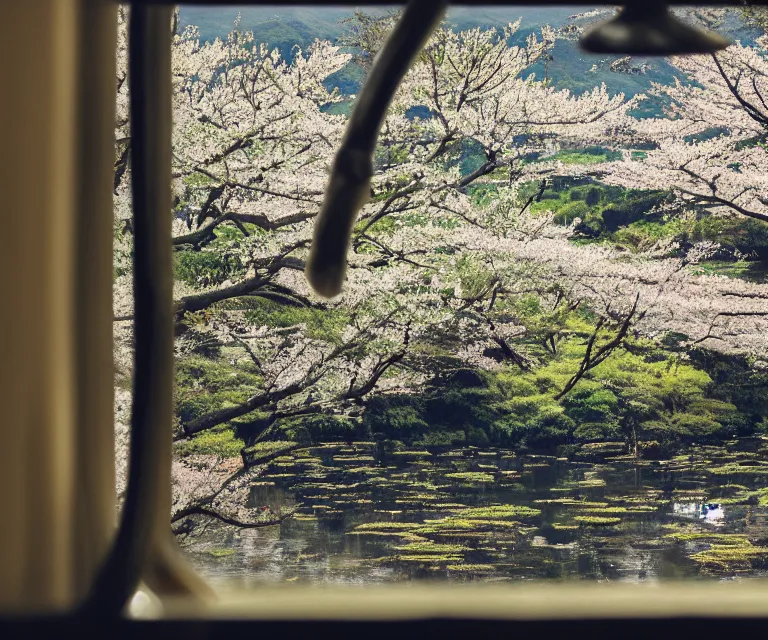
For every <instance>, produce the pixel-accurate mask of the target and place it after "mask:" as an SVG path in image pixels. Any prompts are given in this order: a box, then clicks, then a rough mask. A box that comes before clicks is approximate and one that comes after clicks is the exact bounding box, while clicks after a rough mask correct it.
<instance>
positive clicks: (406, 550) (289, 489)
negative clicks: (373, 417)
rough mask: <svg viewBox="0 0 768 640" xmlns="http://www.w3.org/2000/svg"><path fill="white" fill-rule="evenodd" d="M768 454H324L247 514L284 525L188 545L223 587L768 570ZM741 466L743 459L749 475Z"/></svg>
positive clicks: (343, 449)
mask: <svg viewBox="0 0 768 640" xmlns="http://www.w3.org/2000/svg"><path fill="white" fill-rule="evenodd" d="M765 454H766V445H765V443H764V442H763V441H758V442H734V443H731V445H729V446H728V447H722V448H715V447H700V448H699V449H697V450H696V451H694V452H689V453H688V454H686V456H680V457H679V458H675V459H673V460H667V461H644V460H634V459H632V458H628V457H626V456H624V455H622V454H621V451H620V449H619V448H618V447H608V446H606V447H604V448H603V449H600V448H598V447H591V448H589V449H588V450H585V451H582V452H579V453H577V454H574V455H573V456H571V458H570V459H566V458H556V457H554V456H541V455H521V454H518V453H516V452H513V451H508V450H503V449H479V448H476V447H467V448H462V449H431V450H416V449H402V450H399V451H393V450H386V449H383V448H382V447H380V446H377V445H375V444H374V443H355V444H353V445H342V444H334V445H322V446H316V447H308V448H307V449H304V450H297V451H294V452H292V453H291V454H290V455H286V456H283V457H281V458H278V459H276V460H274V461H272V462H271V463H270V464H269V465H268V466H267V467H266V468H265V472H264V474H263V476H262V477H261V478H260V481H259V482H258V483H255V484H254V486H253V487H252V490H251V506H255V507H265V508H268V509H274V510H278V509H284V508H286V507H289V506H291V505H298V508H297V512H296V515H295V516H294V517H293V518H291V519H289V520H286V521H285V522H283V523H282V524H281V525H279V526H275V527H270V528H267V529H255V530H248V531H240V532H238V531H236V530H234V529H232V528H230V527H226V526H223V525H211V526H209V527H208V528H207V530H206V531H205V532H204V533H203V534H202V535H200V536H198V537H196V538H195V539H193V540H190V541H189V543H188V545H187V550H188V552H189V553H190V556H191V558H192V559H193V561H194V562H195V564H197V566H198V567H199V568H200V569H201V570H202V571H203V572H204V573H205V574H207V576H209V578H211V579H212V582H213V583H214V584H218V585H225V584H226V585H228V586H237V587H248V586H256V585H258V584H262V583H265V582H294V581H305V582H343V583H348V584H360V585H363V584H369V583H375V582H389V581H397V580H481V581H491V580H493V581H499V580H502V581H510V580H521V579H522V580H525V579H533V578H536V579H550V580H570V579H583V580H594V581H616V580H620V581H631V582H640V581H654V580H663V579H680V578H707V577H709V578H720V579H722V578H727V577H732V576H740V577H758V576H763V575H766V574H768V572H767V571H766V569H768V524H766V523H767V520H768V506H765V504H766V503H768V456H766V455H765ZM742 461H745V462H747V463H748V464H744V465H741V462H742Z"/></svg>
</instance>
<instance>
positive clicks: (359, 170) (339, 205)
mask: <svg viewBox="0 0 768 640" xmlns="http://www.w3.org/2000/svg"><path fill="white" fill-rule="evenodd" d="M447 6H448V2H446V1H445V0H411V2H409V3H408V6H407V7H406V8H405V11H404V12H403V15H402V16H401V17H400V20H399V21H398V22H397V24H396V25H395V28H394V29H393V30H392V33H391V34H390V35H389V37H388V38H387V41H386V42H385V43H384V47H383V48H382V50H381V51H380V52H379V54H378V56H377V58H376V61H375V63H374V65H373V69H372V70H371V73H370V75H369V76H368V79H367V80H366V82H365V84H364V85H363V88H362V89H361V91H360V94H359V95H358V97H357V101H356V102H355V106H354V109H353V110H352V115H351V116H350V118H349V123H348V124H347V130H346V133H345V135H344V140H343V142H342V144H341V148H340V149H339V151H338V153H337V154H336V158H335V160H334V163H333V168H332V171H331V177H330V179H329V181H328V186H327V187H326V190H325V199H324V200H323V206H322V208H321V210H320V214H319V215H318V217H317V220H316V222H315V230H314V237H313V239H312V246H311V248H310V253H309V258H308V259H307V266H306V269H305V271H304V273H305V274H306V277H307V280H308V281H309V283H310V284H311V285H312V288H313V289H314V290H315V291H316V292H317V293H319V294H320V295H322V296H325V297H327V298H330V297H333V296H335V295H337V294H339V293H341V288H342V284H343V282H344V276H345V274H346V270H347V251H348V249H349V242H350V239H351V237H352V228H353V227H354V224H355V220H356V219H357V214H358V213H359V212H360V209H362V208H363V206H364V205H365V203H366V202H368V198H369V196H370V189H371V187H370V181H371V176H372V175H373V160H372V156H373V151H374V149H375V147H376V139H377V137H378V135H379V130H380V129H381V124H382V122H383V121H384V116H385V115H386V113H387V109H388V108H389V104H390V102H392V97H393V96H394V95H395V91H397V87H398V86H399V85H400V82H401V81H402V79H403V77H404V76H405V74H406V72H407V71H408V68H409V67H410V66H411V64H412V63H413V60H414V58H415V57H416V56H417V55H418V53H419V52H420V51H421V50H422V48H423V47H424V45H425V44H426V42H427V40H428V39H429V36H430V35H432V32H433V31H434V30H435V28H436V27H437V25H438V24H439V23H440V21H441V20H442V18H443V15H444V14H445V9H446V7H447Z"/></svg>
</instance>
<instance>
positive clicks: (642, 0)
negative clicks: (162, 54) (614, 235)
mask: <svg viewBox="0 0 768 640" xmlns="http://www.w3.org/2000/svg"><path fill="white" fill-rule="evenodd" d="M116 1H117V2H120V4H130V5H168V4H173V5H198V6H202V5H208V6H217V5H219V6H238V5H243V6H247V5H267V6H274V7H279V6H296V5H303V6H320V5H325V6H336V7H344V6H347V7H366V6H377V5H380V6H397V5H404V4H406V2H405V1H404V0H364V1H363V2H361V1H360V0H272V1H271V2H270V1H265V0H219V1H218V2H217V1H216V0H187V1H186V2H173V1H172V0H116ZM451 4H455V5H458V6H475V7H476V6H505V5H507V6H520V7H535V6H541V5H549V6H553V7H556V6H577V7H588V6H589V7H632V6H639V7H644V6H646V5H647V4H648V0H628V1H627V2H621V3H610V4H603V3H594V4H592V3H589V2H584V1H583V0H581V1H576V0H539V1H538V2H532V1H529V2H511V1H510V0H480V1H479V2H478V1H477V0H458V1H456V2H451ZM664 4H667V5H670V6H681V7H685V6H687V7H703V6H707V7H710V6H719V7H734V8H735V7H747V6H764V5H768V0H756V1H755V2H743V0H719V1H715V2H708V1H704V2H692V1H691V0H671V1H670V2H665V3H664Z"/></svg>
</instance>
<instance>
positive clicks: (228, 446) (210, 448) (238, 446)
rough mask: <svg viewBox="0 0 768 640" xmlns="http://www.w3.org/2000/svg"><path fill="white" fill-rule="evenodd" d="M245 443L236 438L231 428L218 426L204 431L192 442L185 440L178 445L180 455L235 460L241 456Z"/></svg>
mask: <svg viewBox="0 0 768 640" xmlns="http://www.w3.org/2000/svg"><path fill="white" fill-rule="evenodd" d="M244 446H245V442H243V441H242V440H240V439H239V438H237V437H235V433H234V430H233V429H231V428H230V427H225V426H218V427H214V428H213V429H211V430H209V431H204V432H202V433H200V434H199V435H197V436H195V437H194V438H192V439H190V440H184V441H182V442H180V443H178V444H177V445H176V453H178V454H179V455H182V456H185V455H191V454H205V455H216V456H221V457H223V458H234V457H237V456H239V455H240V451H241V450H242V448H243V447H244Z"/></svg>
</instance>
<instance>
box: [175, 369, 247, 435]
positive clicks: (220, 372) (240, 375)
mask: <svg viewBox="0 0 768 640" xmlns="http://www.w3.org/2000/svg"><path fill="white" fill-rule="evenodd" d="M260 387H261V377H260V376H259V375H258V374H257V373H255V372H254V371H253V370H252V369H251V368H250V367H249V366H248V365H247V364H240V365H238V366H234V365H231V364H229V363H228V362H226V361H224V360H222V359H211V358H205V357H203V356H190V357H187V358H184V359H182V360H180V361H179V362H178V364H177V367H176V415H177V416H178V417H179V419H180V420H181V421H182V422H189V421H190V420H194V419H195V418H198V417H200V416H202V415H204V414H206V413H209V412H211V411H215V410H217V409H222V408H224V407H227V406H234V405H236V404H240V403H241V402H243V401H245V400H246V399H247V398H248V397H249V396H251V395H253V394H255V393H256V392H257V391H258V390H259V388H260Z"/></svg>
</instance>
